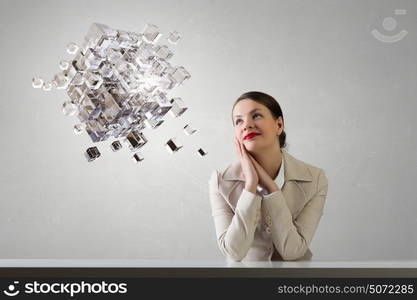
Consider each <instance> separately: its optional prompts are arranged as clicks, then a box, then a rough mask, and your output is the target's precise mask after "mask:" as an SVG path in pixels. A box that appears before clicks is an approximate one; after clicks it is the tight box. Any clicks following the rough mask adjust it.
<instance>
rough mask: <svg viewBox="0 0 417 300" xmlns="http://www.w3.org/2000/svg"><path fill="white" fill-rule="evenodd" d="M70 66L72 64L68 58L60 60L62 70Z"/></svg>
mask: <svg viewBox="0 0 417 300" xmlns="http://www.w3.org/2000/svg"><path fill="white" fill-rule="evenodd" d="M69 66H70V63H69V61H68V60H61V61H60V62H59V68H60V69H61V70H63V71H64V70H66V69H68V68H69Z"/></svg>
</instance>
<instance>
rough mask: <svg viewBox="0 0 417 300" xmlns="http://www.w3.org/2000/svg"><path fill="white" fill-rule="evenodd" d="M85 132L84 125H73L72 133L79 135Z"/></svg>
mask: <svg viewBox="0 0 417 300" xmlns="http://www.w3.org/2000/svg"><path fill="white" fill-rule="evenodd" d="M84 130H85V124H84V123H79V124H75V125H74V133H75V134H81V133H82V132H83V131H84Z"/></svg>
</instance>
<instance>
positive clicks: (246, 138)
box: [244, 133, 260, 140]
mask: <svg viewBox="0 0 417 300" xmlns="http://www.w3.org/2000/svg"><path fill="white" fill-rule="evenodd" d="M258 135H260V133H249V134H248V135H247V136H245V138H244V139H245V140H250V139H253V138H254V137H255V136H258Z"/></svg>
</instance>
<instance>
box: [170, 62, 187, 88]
mask: <svg viewBox="0 0 417 300" xmlns="http://www.w3.org/2000/svg"><path fill="white" fill-rule="evenodd" d="M170 75H171V78H172V80H173V81H174V82H175V84H176V86H179V85H181V84H182V83H183V82H184V80H186V79H189V78H190V77H191V75H190V73H188V71H187V70H186V69H185V68H184V67H177V68H175V70H174V72H173V73H172V74H170Z"/></svg>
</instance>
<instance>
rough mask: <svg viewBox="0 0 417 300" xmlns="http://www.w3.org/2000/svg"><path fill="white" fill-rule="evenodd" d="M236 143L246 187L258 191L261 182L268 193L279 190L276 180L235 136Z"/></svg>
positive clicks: (254, 191)
mask: <svg viewBox="0 0 417 300" xmlns="http://www.w3.org/2000/svg"><path fill="white" fill-rule="evenodd" d="M235 143H236V147H237V150H238V154H239V156H240V164H241V166H242V176H243V179H244V180H245V189H246V190H248V191H250V192H252V193H254V194H255V193H256V187H257V185H258V184H259V185H260V186H261V187H262V188H263V189H266V190H267V193H268V194H269V193H273V192H275V191H277V190H279V188H278V186H277V184H276V183H275V181H274V180H273V179H272V178H271V176H269V174H268V173H267V172H266V171H265V169H264V168H263V167H262V166H261V165H260V164H259V163H258V162H257V161H256V159H255V158H254V157H253V156H252V155H251V154H250V153H249V151H248V150H247V149H246V147H245V145H244V144H243V143H241V142H240V141H239V140H238V139H237V138H236V137H235Z"/></svg>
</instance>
